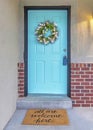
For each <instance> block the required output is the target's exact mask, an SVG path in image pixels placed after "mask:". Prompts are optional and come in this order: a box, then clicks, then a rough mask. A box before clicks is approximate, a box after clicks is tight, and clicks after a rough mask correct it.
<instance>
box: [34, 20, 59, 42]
mask: <svg viewBox="0 0 93 130" xmlns="http://www.w3.org/2000/svg"><path fill="white" fill-rule="evenodd" d="M35 34H36V36H37V40H38V41H39V42H40V43H43V44H48V43H54V42H55V41H56V39H57V38H58V29H57V25H56V24H55V23H53V22H49V21H46V22H44V23H40V24H39V25H38V27H37V29H36V32H35Z"/></svg>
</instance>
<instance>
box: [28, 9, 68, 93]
mask: <svg viewBox="0 0 93 130" xmlns="http://www.w3.org/2000/svg"><path fill="white" fill-rule="evenodd" d="M45 21H50V22H54V23H56V25H57V29H58V38H57V40H55V42H53V43H49V44H47V45H45V44H42V43H40V42H39V41H38V40H37V37H36V34H35V31H36V29H37V27H38V25H39V24H40V23H44V22H45ZM27 25H28V26H27V34H28V35H27V42H28V43H27V44H28V46H27V56H28V63H27V68H28V69H27V85H28V94H65V95H67V87H68V86H67V68H68V62H67V57H68V53H67V52H68V38H67V37H68V32H67V31H68V11H67V10H66V9H64V10H49V9H48V10H45V9H41V10H40V9H39V10H34V9H29V10H28V11H27Z"/></svg>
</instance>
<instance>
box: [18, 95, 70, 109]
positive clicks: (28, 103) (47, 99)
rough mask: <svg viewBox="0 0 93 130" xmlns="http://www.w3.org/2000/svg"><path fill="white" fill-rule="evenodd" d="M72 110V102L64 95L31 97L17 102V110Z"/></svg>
mask: <svg viewBox="0 0 93 130" xmlns="http://www.w3.org/2000/svg"><path fill="white" fill-rule="evenodd" d="M34 108H37V109H62V108H64V109H70V108H72V101H71V99H70V98H69V97H67V96H63V95H57V96H55V95H54V96H51V95H46V96H45V95H33V96H32V95H31V96H30V95H29V96H27V97H24V98H19V99H18V100H17V109H34Z"/></svg>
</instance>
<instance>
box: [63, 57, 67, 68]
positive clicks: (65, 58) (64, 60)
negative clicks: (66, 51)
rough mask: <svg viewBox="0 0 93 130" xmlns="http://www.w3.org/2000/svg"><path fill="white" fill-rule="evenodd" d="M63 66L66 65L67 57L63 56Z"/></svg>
mask: <svg viewBox="0 0 93 130" xmlns="http://www.w3.org/2000/svg"><path fill="white" fill-rule="evenodd" d="M63 65H64V66H65V65H67V56H63Z"/></svg>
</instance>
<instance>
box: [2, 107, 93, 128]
mask: <svg viewBox="0 0 93 130" xmlns="http://www.w3.org/2000/svg"><path fill="white" fill-rule="evenodd" d="M67 112H68V116H69V121H70V125H69V126H31V125H29V126H28V125H22V124H21V122H22V120H23V118H24V116H25V113H26V110H16V112H15V113H14V115H13V117H12V119H11V120H10V121H9V123H8V124H7V126H6V128H5V129H4V130H93V108H73V109H69V110H67Z"/></svg>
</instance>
